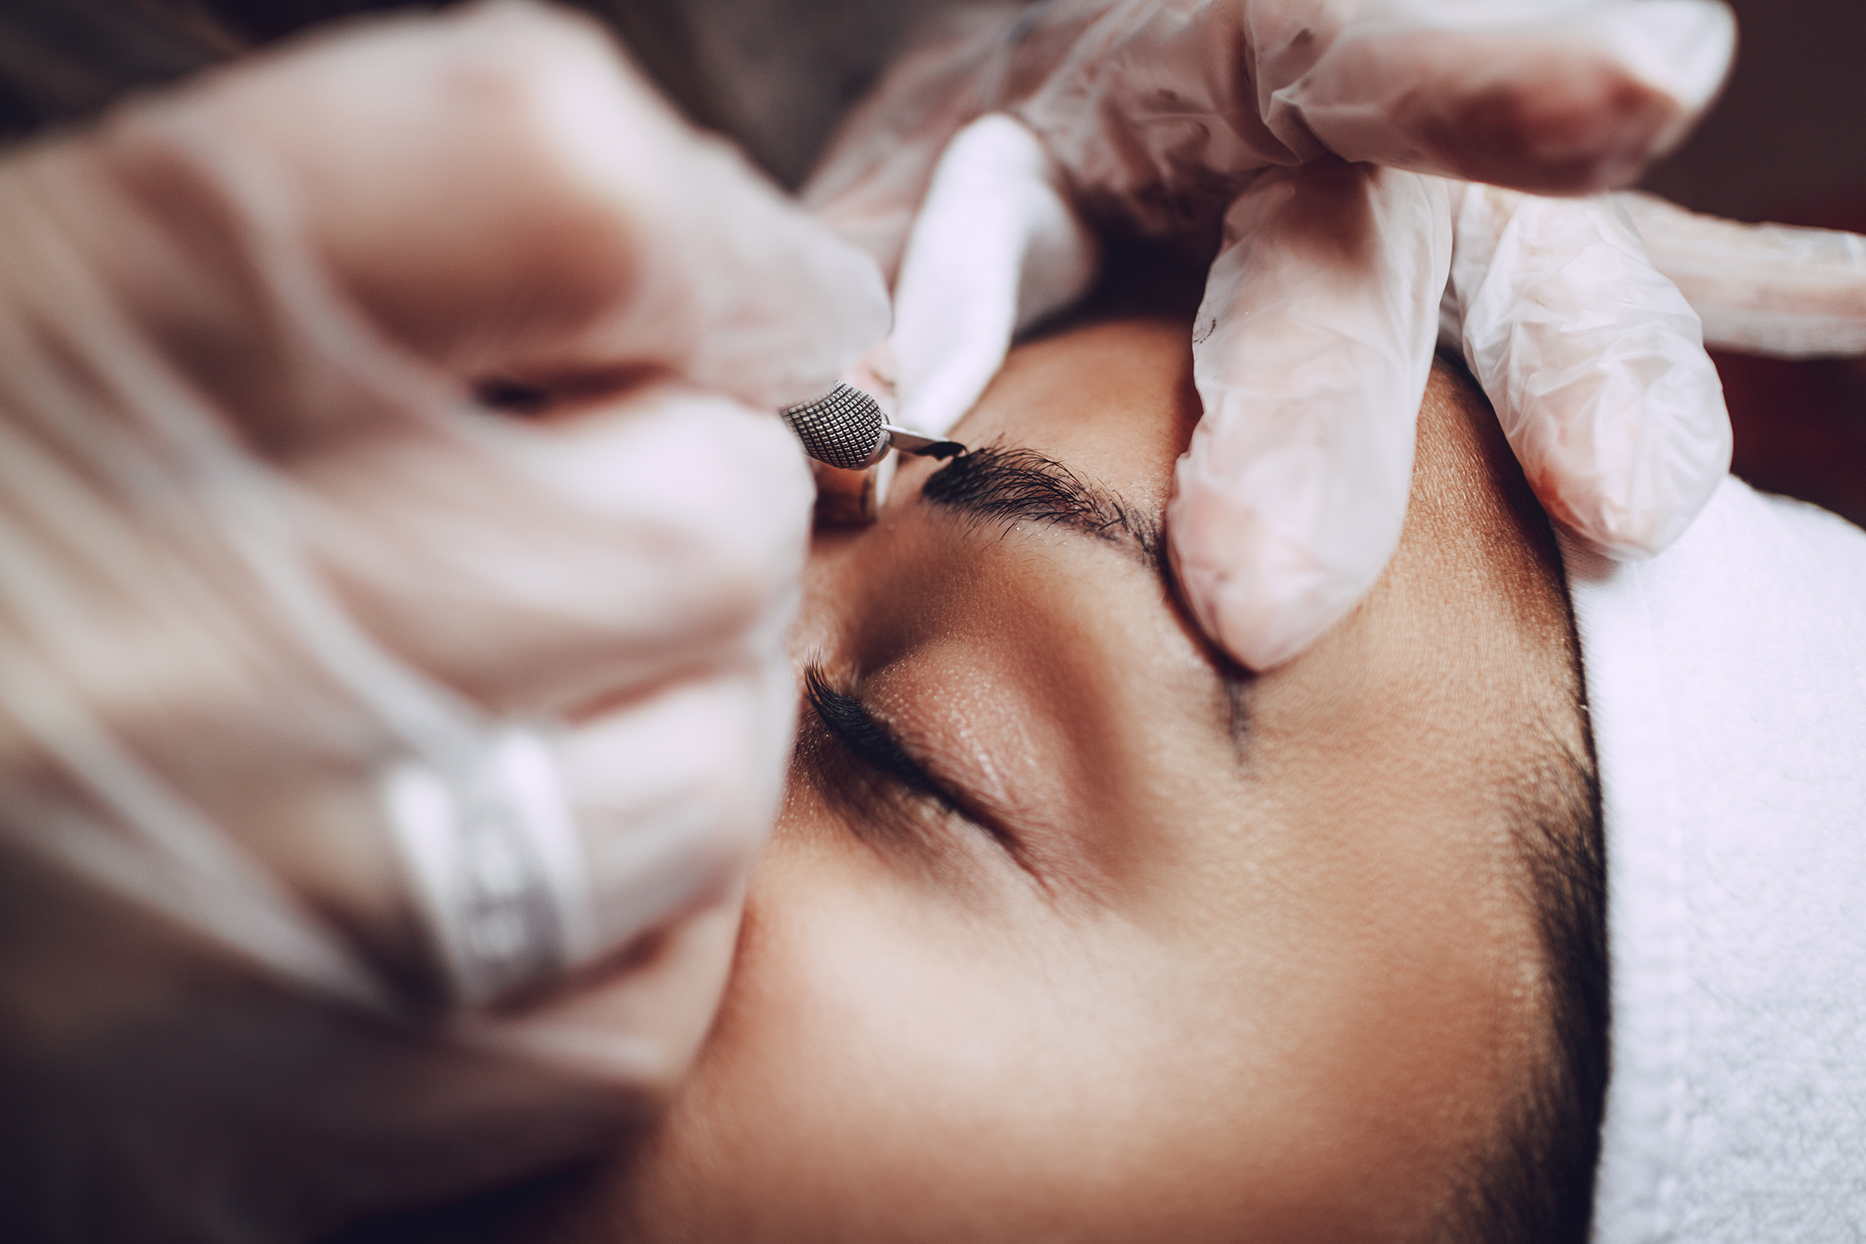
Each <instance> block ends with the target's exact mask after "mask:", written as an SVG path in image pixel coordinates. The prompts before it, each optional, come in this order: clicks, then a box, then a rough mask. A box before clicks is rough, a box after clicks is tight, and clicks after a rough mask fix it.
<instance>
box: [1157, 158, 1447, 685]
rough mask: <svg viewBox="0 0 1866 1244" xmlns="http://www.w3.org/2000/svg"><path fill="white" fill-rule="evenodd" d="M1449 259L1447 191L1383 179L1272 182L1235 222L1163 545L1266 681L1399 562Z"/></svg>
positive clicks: (1334, 172)
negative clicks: (1200, 410) (1199, 412)
mask: <svg viewBox="0 0 1866 1244" xmlns="http://www.w3.org/2000/svg"><path fill="white" fill-rule="evenodd" d="M1450 256H1451V237H1450V230H1449V226H1448V216H1447V209H1446V201H1445V190H1444V187H1443V185H1442V183H1440V182H1438V181H1435V180H1433V179H1429V178H1421V177H1418V176H1415V175H1413V174H1409V173H1401V172H1396V171H1394V170H1390V169H1379V168H1375V167H1372V166H1369V165H1346V164H1339V163H1332V162H1331V163H1327V164H1320V165H1315V166H1310V167H1306V168H1303V169H1297V170H1290V171H1286V172H1285V171H1280V170H1279V171H1276V172H1273V173H1271V174H1268V175H1266V176H1265V177H1264V178H1263V179H1262V180H1261V181H1259V182H1258V183H1257V184H1256V185H1254V186H1252V187H1251V189H1250V190H1248V191H1246V192H1245V193H1244V194H1243V195H1241V196H1239V198H1238V200H1237V202H1236V203H1235V204H1234V205H1233V206H1232V208H1231V210H1230V212H1229V213H1227V215H1226V217H1225V234H1224V249H1223V250H1222V251H1221V252H1220V254H1219V256H1218V259H1217V261H1216V262H1215V263H1214V264H1213V265H1212V270H1211V275H1210V278H1209V280H1208V282H1207V285H1206V292H1205V300H1204V302H1203V304H1202V305H1201V306H1200V308H1199V315H1198V320H1197V322H1196V327H1195V329H1194V334H1193V378H1194V382H1195V383H1196V384H1197V386H1198V390H1199V396H1200V398H1201V399H1202V400H1203V402H1204V406H1205V415H1204V418H1203V419H1202V420H1201V421H1200V423H1199V426H1198V429H1197V430H1196V431H1195V432H1194V433H1193V437H1192V445H1191V447H1190V448H1189V449H1188V450H1187V452H1186V455H1185V457H1183V458H1182V459H1181V460H1180V463H1179V468H1178V487H1177V490H1176V492H1175V495H1174V497H1173V500H1172V502H1171V503H1170V504H1169V506H1168V508H1167V529H1168V532H1169V535H1170V537H1171V546H1172V556H1173V561H1174V565H1175V566H1176V568H1177V570H1178V574H1179V579H1180V583H1181V585H1182V587H1183V589H1184V591H1185V594H1186V599H1187V600H1188V602H1189V603H1190V605H1191V608H1192V611H1193V613H1194V615H1195V616H1196V617H1197V618H1198V620H1199V622H1200V624H1201V625H1202V626H1203V627H1204V628H1205V630H1206V632H1207V633H1208V634H1210V635H1211V636H1212V637H1213V638H1214V639H1215V640H1216V641H1217V642H1218V643H1220V644H1221V645H1222V646H1223V647H1224V648H1225V649H1226V650H1227V651H1229V652H1230V653H1231V654H1232V655H1233V656H1235V657H1236V658H1237V659H1238V660H1240V661H1242V662H1243V663H1244V664H1246V665H1247V666H1250V667H1251V668H1253V669H1268V668H1270V667H1272V666H1275V665H1277V664H1280V663H1281V662H1283V661H1286V660H1288V659H1289V658H1290V657H1292V656H1294V655H1296V654H1297V653H1299V652H1301V651H1302V650H1303V649H1305V648H1307V647H1308V646H1309V645H1310V644H1311V643H1313V642H1314V641H1315V640H1316V638H1318V637H1319V636H1320V635H1321V634H1322V632H1324V631H1326V630H1327V629H1328V628H1329V627H1330V626H1332V625H1334V623H1335V622H1337V621H1339V620H1340V619H1341V618H1342V617H1343V616H1344V615H1346V613H1347V612H1348V611H1349V610H1350V609H1352V608H1353V607H1354V605H1355V604H1356V603H1357V602H1358V601H1359V600H1360V599H1361V597H1362V596H1363V595H1365V594H1366V592H1367V589H1368V588H1370V587H1371V586H1372V585H1373V583H1374V581H1375V580H1376V579H1377V578H1378V577H1379V576H1380V573H1381V571H1382V570H1384V569H1385V567H1386V564H1387V562H1388V561H1389V560H1390V559H1391V557H1392V554H1393V550H1394V549H1395V548H1396V547H1397V546H1398V542H1399V535H1400V528H1401V525H1402V523H1403V521H1404V519H1405V514H1406V501H1407V497H1408V495H1409V489H1410V484H1411V479H1412V456H1413V436H1414V424H1415V420H1416V418H1417V415H1418V410H1419V403H1420V401H1421V400H1422V399H1423V397H1424V395H1425V384H1426V378H1427V376H1428V374H1429V372H1430V369H1431V361H1432V345H1433V338H1434V334H1435V332H1436V319H1437V314H1438V302H1439V291H1440V290H1442V289H1443V288H1444V283H1445V275H1446V270H1447V267H1448V265H1449V263H1450Z"/></svg>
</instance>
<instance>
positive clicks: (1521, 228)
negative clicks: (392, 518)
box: [806, 0, 1733, 668]
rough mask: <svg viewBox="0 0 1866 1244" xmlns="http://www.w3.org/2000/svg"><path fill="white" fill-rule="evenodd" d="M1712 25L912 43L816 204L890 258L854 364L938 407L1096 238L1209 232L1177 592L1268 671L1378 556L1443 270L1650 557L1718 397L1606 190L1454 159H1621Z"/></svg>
mask: <svg viewBox="0 0 1866 1244" xmlns="http://www.w3.org/2000/svg"><path fill="white" fill-rule="evenodd" d="M1732 40H1733V26H1732V23H1731V20H1730V17H1729V14H1728V12H1727V11H1726V10H1725V9H1723V8H1722V7H1721V6H1719V5H1716V4H1713V3H1705V2H1701V0H1647V2H1643V3H1637V4H1635V3H1626V2H1624V0H1602V2H1600V3H1592V4H1581V5H1576V4H1572V3H1567V2H1565V0H1563V2H1550V3H1541V4H1528V5H1525V4H1507V5H1505V4H1496V3H1463V4H1441V5H1434V6H1423V5H1409V4H1403V3H1397V2H1391V0H1389V2H1378V3H1347V2H1346V0H1341V2H1335V3H1322V4H1306V3H1305V4H1294V3H1290V2H1289V0H1209V2H1204V3H1193V2H1192V0H1123V2H1117V3H1110V2H1109V0H1079V2H1076V3H1066V2H1060V0H1059V2H1056V3H1051V4H1046V5H1042V6H1040V7H1039V8H1037V9H1034V10H1029V11H1027V12H1025V13H1023V14H1021V15H1019V16H1018V17H1016V18H1015V19H1013V20H1012V21H1011V22H1010V23H1009V24H1004V23H1000V24H999V25H997V26H992V25H990V24H986V25H985V26H984V27H983V28H982V29H973V30H968V31H965V32H962V33H961V34H960V35H959V36H957V37H956V38H955V39H954V40H953V41H952V42H949V43H947V44H943V45H940V46H937V47H934V48H930V49H928V50H927V51H925V52H923V53H921V54H920V55H918V56H916V57H914V58H910V59H909V60H907V61H904V62H903V63H902V64H901V65H900V66H899V67H898V68H897V69H896V70H895V71H894V72H893V73H892V74H891V75H890V78H889V79H888V80H887V81H885V82H884V83H883V86H882V89H881V90H880V91H879V92H878V94H877V95H876V96H875V98H874V99H873V100H872V101H871V102H870V103H869V104H868V105H867V106H866V107H865V108H864V110H863V111H862V112H860V113H858V114H857V115H855V116H854V117H853V118H852V119H851V122H850V123H849V125H848V126H847V127H846V128H845V131H844V133H843V135H842V136H841V138H840V139H839V141H838V142H837V143H836V144H835V145H834V146H833V147H832V149H831V151H830V153H829V155H828V156H827V158H826V160H825V163H824V165H823V169H822V171H821V173H820V174H819V175H818V176H817V177H816V178H815V179H814V181H813V182H812V185H811V186H810V187H809V188H808V190H807V191H806V201H807V202H809V203H810V204H811V205H812V206H813V207H814V208H815V209H816V210H817V211H818V212H819V214H821V215H822V216H823V217H824V218H825V219H826V220H828V221H830V222H831V223H832V224H835V225H836V226H837V227H838V228H839V229H840V230H842V231H843V232H844V234H845V236H848V237H850V238H851V239H852V240H855V241H857V242H859V243H860V244H862V245H864V246H865V247H866V248H867V249H869V250H870V252H871V253H873V254H875V255H876V257H877V259H878V260H879V261H880V262H881V263H882V265H883V267H884V268H885V269H887V270H888V271H890V272H896V271H898V276H897V280H896V282H895V307H896V313H895V331H894V334H893V336H892V338H891V340H890V351H889V353H888V354H887V355H884V356H882V357H880V358H879V359H877V360H876V361H875V363H874V367H875V370H876V371H878V372H880V373H883V374H884V375H885V376H887V377H888V378H890V379H891V380H892V381H893V383H894V385H895V387H896V390H897V392H896V397H897V401H898V415H897V417H898V419H899V420H900V421H901V422H903V423H906V424H908V425H910V426H915V427H918V428H920V429H923V430H925V431H929V432H941V431H944V430H945V429H946V428H947V427H949V426H950V425H951V423H952V422H953V421H954V420H956V419H957V418H958V417H959V416H960V415H962V414H963V413H964V412H965V410H966V409H967V408H969V407H970V405H971V404H972V402H973V401H974V400H975V399H976V397H977V395H978V393H979V392H980V391H981V390H982V389H983V387H984V385H985V384H986V383H987V382H988V381H989V380H990V377H991V375H992V374H993V373H994V372H995V371H996V368H997V365H998V362H999V361H1000V360H1001V359H1002V357H1003V352H1004V349H1005V348H1006V346H1007V345H1008V342H1009V339H1010V336H1011V334H1012V333H1013V332H1014V331H1015V330H1016V329H1017V328H1018V327H1020V326H1022V325H1024V324H1028V323H1031V322H1033V321H1034V320H1035V319H1037V318H1040V317H1041V316H1042V315H1044V314H1046V313H1048V312H1049V311H1052V310H1055V309H1056V308H1058V307H1060V306H1063V305H1066V304H1067V303H1068V302H1070V301H1072V300H1073V299H1074V298H1076V297H1077V296H1079V295H1080V293H1081V292H1082V291H1083V290H1085V289H1086V288H1087V287H1088V285H1089V284H1090V282H1091V281H1092V279H1093V273H1094V265H1095V256H1094V238H1095V236H1096V230H1097V229H1098V228H1103V227H1107V226H1109V225H1115V226H1119V227H1122V228H1126V229H1130V230H1134V231H1138V232H1139V233H1141V234H1143V235H1147V236H1152V237H1161V238H1170V239H1176V240H1182V241H1185V242H1186V243H1187V244H1189V245H1191V246H1194V247H1198V248H1201V253H1203V254H1206V255H1210V254H1212V253H1214V251H1215V252H1216V253H1217V255H1218V258H1217V262H1216V263H1215V265H1214V267H1213V270H1212V275H1211V279H1210V282H1209V284H1208V286H1207V290H1206V298H1205V303H1204V306H1203V307H1202V308H1201V310H1200V313H1199V318H1198V321H1197V328H1196V330H1195V344H1194V349H1195V374H1196V379H1197V383H1198V387H1199V391H1200V395H1201V397H1202V398H1203V400H1204V403H1205V409H1206V418H1205V421H1204V422H1203V423H1202V424H1201V426H1200V429H1199V431H1198V433H1197V435H1196V436H1195V439H1194V442H1193V445H1192V448H1191V450H1190V451H1189V453H1188V455H1187V457H1186V459H1185V460H1184V461H1183V462H1182V463H1181V466H1180V472H1179V485H1178V490H1177V495H1176V497H1175V500H1174V502H1173V505H1172V509H1171V510H1170V511H1169V526H1170V529H1171V537H1172V551H1173V555H1174V558H1175V562H1176V565H1177V566H1178V569H1179V572H1180V577H1181V580H1182V583H1183V586H1184V588H1185V591H1186V594H1187V597H1188V600H1189V602H1190V604H1191V606H1192V608H1193V611H1194V612H1195V614H1196V615H1197V616H1198V617H1199V619H1200V621H1201V622H1202V623H1203V625H1204V626H1205V628H1206V629H1207V630H1208V631H1209V632H1210V633H1211V634H1212V636H1213V638H1214V639H1216V640H1217V641H1219V642H1220V643H1221V644H1222V645H1223V646H1224V647H1225V648H1227V649H1229V650H1230V651H1231V652H1232V653H1233V654H1234V655H1235V656H1237V657H1238V658H1239V659H1240V660H1242V661H1243V662H1245V663H1246V664H1247V665H1250V666H1253V667H1256V668H1266V667H1269V666H1273V665H1276V664H1278V663H1279V662H1281V661H1283V660H1286V659H1288V658H1289V657H1290V656H1292V655H1294V654H1295V653H1297V652H1299V651H1301V650H1302V649H1303V648H1305V647H1307V646H1308V644H1309V643H1311V642H1312V641H1313V640H1314V639H1315V638H1316V637H1317V636H1319V635H1320V634H1321V633H1322V632H1323V631H1325V630H1326V629H1327V628H1328V627H1329V626H1331V625H1332V624H1333V623H1334V622H1335V621H1336V620H1338V619H1339V618H1340V617H1341V616H1342V615H1343V614H1345V613H1346V612H1347V611H1348V609H1350V608H1352V606H1353V605H1354V604H1355V602H1357V601H1358V600H1359V599H1360V598H1361V596H1362V595H1363V594H1364V593H1365V591H1366V589H1367V588H1368V587H1369V586H1371V585H1372V583H1373V581H1374V580H1375V578H1377V577H1378V575H1379V573H1380V572H1381V570H1382V569H1384V567H1385V565H1386V562H1387V560H1388V558H1389V556H1390V555H1391V552H1392V550H1393V548H1394V546H1395V544H1396V542H1397V540H1398V536H1399V531H1400V525H1401V522H1402V520H1403V517H1404V510H1405V502H1406V497H1407V484H1408V481H1409V479H1410V475H1411V465H1412V443H1413V433H1412V422H1413V418H1414V415H1415V412H1416V411H1417V409H1418V405H1419V401H1420V398H1421V396H1422V394H1423V391H1424V385H1425V378H1426V374H1427V369H1428V366H1429V363H1430V358H1431V353H1432V350H1433V347H1434V343H1435V340H1436V339H1437V338H1438V337H1439V318H1440V302H1441V294H1445V293H1446V292H1447V290H1448V281H1449V296H1448V297H1447V298H1446V300H1445V310H1446V317H1445V320H1446V324H1445V326H1446V328H1447V330H1448V333H1447V335H1448V338H1449V341H1450V343H1451V344H1455V345H1459V346H1461V347H1462V348H1464V350H1465V351H1466V354H1467V357H1468V358H1469V359H1470V361H1471V363H1472V366H1473V369H1474V371H1475V372H1476V373H1477V376H1478V378H1479V380H1480V381H1481V382H1482V383H1483V384H1484V385H1485V387H1486V390H1487V392H1489V394H1490V396H1491V399H1492V401H1493V403H1495V404H1496V405H1497V407H1498V410H1499V413H1500V415H1501V417H1502V418H1503V420H1504V424H1505V427H1506V429H1507V430H1509V431H1510V434H1511V439H1512V442H1513V443H1514V444H1515V445H1516V447H1517V449H1518V452H1519V454H1522V455H1523V456H1524V462H1525V467H1526V469H1527V472H1528V475H1529V478H1530V481H1531V483H1532V484H1533V485H1534V486H1535V488H1536V489H1537V492H1538V494H1539V495H1540V496H1541V497H1542V499H1543V501H1544V503H1545V504H1546V505H1547V506H1548V507H1549V509H1550V512H1551V513H1552V514H1554V515H1555V516H1556V517H1557V518H1558V519H1560V520H1561V521H1562V522H1563V523H1564V524H1565V525H1567V526H1568V527H1569V528H1570V529H1571V530H1572V531H1573V532H1574V534H1576V535H1577V536H1579V537H1580V538H1582V539H1583V540H1584V541H1586V542H1588V543H1590V544H1592V545H1594V546H1595V547H1597V548H1599V549H1601V550H1602V551H1604V552H1608V553H1611V554H1613V555H1616V556H1622V557H1626V556H1641V555H1646V554H1650V553H1652V552H1655V551H1657V550H1658V549H1660V548H1662V547H1664V545H1665V544H1666V543H1667V542H1669V541H1670V540H1671V539H1672V538H1674V537H1675V536H1676V535H1677V534H1678V532H1679V531H1681V530H1682V529H1683V528H1684V526H1685V525H1686V524H1687V523H1688V521H1689V520H1690V518H1691V517H1692V516H1693V515H1694V514H1695V513H1696V511H1697V509H1698V508H1699V507H1700V506H1701V505H1702V504H1703V503H1704V501H1705V500H1706V499H1707V498H1708V497H1709V495H1710V492H1711V490H1712V489H1713V488H1714V487H1715V485H1716V482H1717V480H1718V479H1719V478H1721V476H1722V474H1723V472H1724V470H1725V468H1726V466H1727V464H1728V459H1729V431H1728V424H1727V420H1726V419H1725V417H1724V414H1723V410H1722V403H1721V394H1720V389H1719V387H1718V384H1717V380H1716V375H1715V372H1714V370H1713V369H1712V367H1711V364H1710V362H1709V360H1708V358H1707V357H1706V356H1705V355H1704V353H1703V349H1702V343H1701V340H1700V338H1699V335H1698V326H1697V323H1696V320H1695V317H1694V316H1693V315H1692V313H1691V311H1690V310H1689V308H1688V307H1687V306H1686V305H1685V304H1684V302H1683V300H1682V299H1681V298H1680V297H1679V295H1678V293H1677V291H1676V290H1675V289H1673V288H1671V287H1670V285H1669V283H1668V282H1666V281H1665V280H1664V279H1663V278H1660V277H1658V276H1657V275H1656V274H1655V273H1654V272H1653V271H1652V269H1651V265H1650V263H1649V262H1648V261H1647V259H1646V256H1645V254H1644V251H1643V248H1642V247H1641V244H1640V239H1639V236H1638V234H1637V232H1636V231H1635V230H1634V229H1633V228H1632V227H1631V226H1630V225H1629V224H1628V223H1627V222H1626V220H1625V219H1624V217H1623V216H1622V215H1620V214H1619V213H1618V212H1617V211H1616V209H1615V208H1613V207H1612V206H1611V205H1609V204H1603V203H1593V204H1585V203H1575V204H1563V203H1552V202H1549V201H1546V200H1525V199H1522V198H1521V197H1520V196H1518V197H1514V198H1508V199H1505V198H1500V197H1498V196H1495V195H1492V194H1490V193H1489V192H1486V191H1478V190H1468V191H1467V189H1466V188H1465V186H1464V184H1463V183H1464V182H1466V181H1474V180H1475V181H1486V182H1495V183H1501V184H1506V185H1511V186H1515V187H1517V188H1519V189H1525V190H1536V191H1543V192H1554V193H1561V194H1583V193H1589V192H1593V191H1598V190H1602V189H1605V188H1608V187H1611V186H1613V185H1617V184H1621V183H1623V182H1625V181H1627V180H1629V179H1631V178H1632V177H1633V176H1634V175H1635V174H1637V172H1638V171H1639V170H1640V169H1641V168H1642V167H1643V166H1644V164H1645V162H1646V161H1647V160H1649V159H1650V158H1651V157H1652V156H1654V155H1656V154H1659V153H1661V152H1663V151H1664V150H1666V149H1667V148H1668V147H1670V146H1671V145H1672V144H1674V143H1675V142H1676V141H1677V140H1678V139H1679V138H1680V137H1681V136H1682V134H1683V133H1684V131H1685V129H1686V128H1687V127H1688V125H1689V124H1690V122H1691V121H1692V120H1693V119H1694V118H1695V117H1696V116H1697V114H1698V113H1699V112H1700V111H1701V110H1702V108H1703V107H1704V106H1705V104H1706V103H1707V102H1708V100H1709V99H1710V97H1711V95H1712V93H1713V92H1714V91H1715V89H1716V87H1717V86H1718V84H1719V83H1720V82H1721V81H1722V78H1723V74H1724V71H1725V68H1726V66H1727V64H1728V60H1729V56H1730V52H1731V48H1732ZM992 112H1003V113H1006V114H1008V115H1006V116H1000V117H992V116H986V117H985V119H984V120H981V121H977V122H976V124H968V123H971V122H972V121H973V118H975V117H979V116H981V115H983V114H988V113H992ZM962 127H966V128H963V129H962ZM955 135H956V137H954V136H955ZM949 139H951V142H950V144H949V143H948V140H949ZM1344 161H1355V162H1360V163H1355V164H1352V165H1350V164H1348V163H1345V162H1344ZM1376 166H1384V167H1376ZM1433 174H1436V175H1441V176H1442V177H1445V178H1450V179H1453V180H1451V181H1449V182H1448V181H1443V180H1439V179H1438V178H1435V177H1431V176H1425V175H1433ZM1526 300H1527V301H1526Z"/></svg>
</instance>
